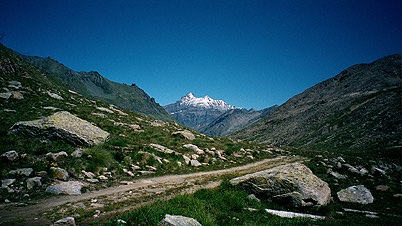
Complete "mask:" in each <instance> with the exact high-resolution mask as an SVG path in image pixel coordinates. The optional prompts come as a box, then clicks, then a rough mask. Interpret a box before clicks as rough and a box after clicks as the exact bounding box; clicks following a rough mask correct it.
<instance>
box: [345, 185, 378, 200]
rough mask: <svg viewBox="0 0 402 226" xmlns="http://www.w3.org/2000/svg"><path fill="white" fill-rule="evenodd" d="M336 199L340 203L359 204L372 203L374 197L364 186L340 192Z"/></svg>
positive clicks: (352, 187)
mask: <svg viewBox="0 0 402 226" xmlns="http://www.w3.org/2000/svg"><path fill="white" fill-rule="evenodd" d="M337 195H338V198H339V200H340V201H342V202H353V203H359V204H369V203H373V201H374V197H373V195H372V194H371V192H370V190H368V189H367V188H366V187H364V185H355V186H351V187H348V188H346V189H343V190H340V191H339V192H338V193H337Z"/></svg>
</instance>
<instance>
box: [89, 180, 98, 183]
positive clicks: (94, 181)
mask: <svg viewBox="0 0 402 226" xmlns="http://www.w3.org/2000/svg"><path fill="white" fill-rule="evenodd" d="M87 181H88V182H89V183H98V182H99V180H98V179H87Z"/></svg>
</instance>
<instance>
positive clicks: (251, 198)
mask: <svg viewBox="0 0 402 226" xmlns="http://www.w3.org/2000/svg"><path fill="white" fill-rule="evenodd" d="M247 199H248V200H252V201H256V202H261V200H260V199H259V198H257V197H256V196H255V195H254V194H250V195H248V196H247Z"/></svg>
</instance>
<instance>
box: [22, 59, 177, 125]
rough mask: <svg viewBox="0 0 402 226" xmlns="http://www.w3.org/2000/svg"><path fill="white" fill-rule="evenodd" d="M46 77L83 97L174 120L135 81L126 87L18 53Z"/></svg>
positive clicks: (53, 62) (49, 60) (96, 74)
mask: <svg viewBox="0 0 402 226" xmlns="http://www.w3.org/2000/svg"><path fill="white" fill-rule="evenodd" d="M21 57H22V58H23V59H24V60H26V61H28V62H30V63H31V64H32V65H34V66H36V67H38V68H39V69H40V70H42V71H43V72H44V73H45V74H46V75H47V76H49V77H50V78H52V79H54V80H55V81H57V83H59V84H63V85H64V86H66V87H68V88H69V89H71V90H74V91H75V92H78V93H80V94H82V95H84V96H85V97H88V98H92V99H98V100H102V101H103V102H106V103H109V104H113V105H116V106H119V107H121V108H125V109H128V110H132V111H135V112H138V113H141V114H145V115H148V116H151V117H153V118H157V119H160V120H164V121H172V120H173V119H172V118H171V117H170V116H169V114H168V113H167V112H166V111H165V109H164V108H163V107H161V106H160V105H159V104H158V103H156V102H155V100H154V99H153V98H151V97H149V96H148V94H146V93H145V92H144V90H142V89H140V88H139V87H138V86H136V85H135V84H134V83H133V84H132V85H131V86H129V85H126V84H120V83H117V82H113V81H110V80H108V79H106V78H105V77H103V76H102V75H100V74H99V73H98V72H96V71H91V72H76V71H74V70H72V69H70V68H68V67H66V66H64V65H63V64H61V63H59V62H57V61H56V60H54V59H51V58H50V57H48V58H42V57H31V56H21Z"/></svg>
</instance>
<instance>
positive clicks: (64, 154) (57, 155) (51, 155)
mask: <svg viewBox="0 0 402 226" xmlns="http://www.w3.org/2000/svg"><path fill="white" fill-rule="evenodd" d="M67 156H68V154H67V152H65V151H60V152H57V153H52V152H49V153H47V154H46V157H47V158H50V159H52V160H53V161H57V160H60V159H62V158H65V157H67Z"/></svg>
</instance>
